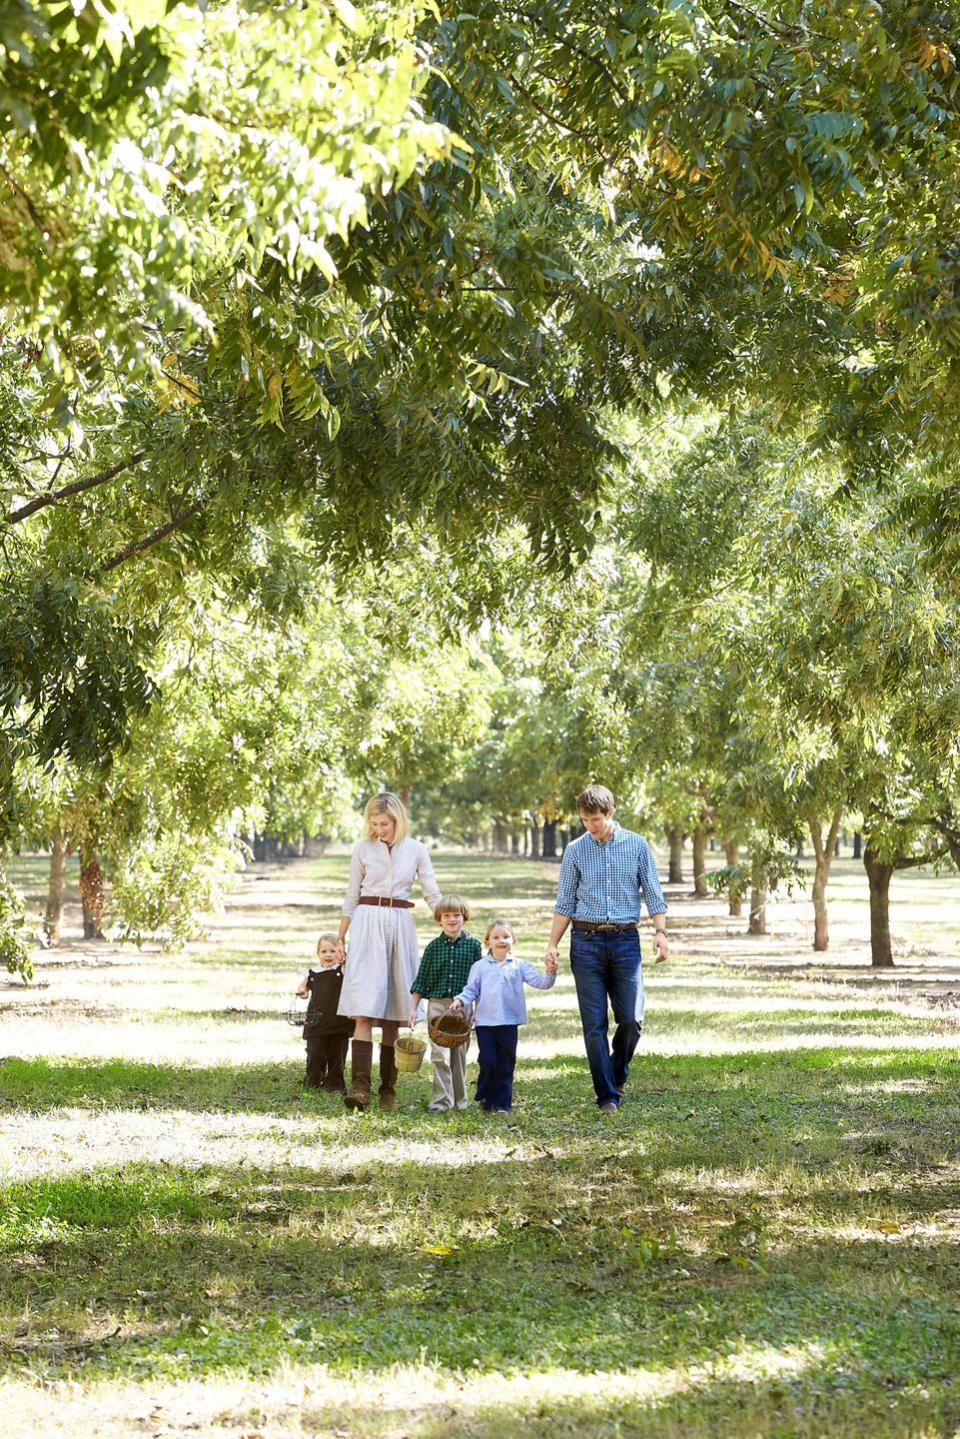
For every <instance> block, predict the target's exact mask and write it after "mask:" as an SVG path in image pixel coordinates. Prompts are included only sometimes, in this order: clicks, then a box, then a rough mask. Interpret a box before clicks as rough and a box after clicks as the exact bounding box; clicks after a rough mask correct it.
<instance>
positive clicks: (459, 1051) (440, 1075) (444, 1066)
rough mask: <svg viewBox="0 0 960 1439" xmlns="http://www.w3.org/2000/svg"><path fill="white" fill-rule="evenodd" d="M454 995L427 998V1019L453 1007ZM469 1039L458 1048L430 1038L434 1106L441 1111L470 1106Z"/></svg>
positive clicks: (431, 1105) (437, 1111)
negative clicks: (468, 1081)
mask: <svg viewBox="0 0 960 1439" xmlns="http://www.w3.org/2000/svg"><path fill="white" fill-rule="evenodd" d="M452 998H453V996H452V995H451V996H450V999H428V1000H427V1023H428V1024H429V1022H430V1020H431V1019H436V1017H437V1016H438V1015H440V1014H446V1012H447V1010H448V1009H449V1008H450V1003H451V1000H452ZM469 1048H470V1045H469V1043H467V1044H458V1045H457V1047H456V1049H446V1048H445V1047H444V1046H443V1045H442V1044H434V1043H433V1041H432V1040H431V1041H430V1063H431V1064H432V1065H433V1093H432V1094H431V1096H430V1110H431V1113H433V1114H441V1113H443V1112H444V1111H445V1110H447V1109H453V1108H454V1107H456V1108H457V1109H466V1108H467V1107H468V1105H469V1100H468V1099H467V1050H468V1049H469Z"/></svg>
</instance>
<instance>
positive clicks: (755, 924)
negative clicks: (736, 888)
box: [747, 859, 767, 934]
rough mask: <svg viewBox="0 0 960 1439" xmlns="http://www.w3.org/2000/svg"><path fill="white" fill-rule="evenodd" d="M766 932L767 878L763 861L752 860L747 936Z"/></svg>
mask: <svg viewBox="0 0 960 1439" xmlns="http://www.w3.org/2000/svg"><path fill="white" fill-rule="evenodd" d="M766 932H767V878H766V875H765V874H764V871H763V861H762V860H760V859H754V860H751V862H750V919H749V920H748V922H747V933H748V934H766Z"/></svg>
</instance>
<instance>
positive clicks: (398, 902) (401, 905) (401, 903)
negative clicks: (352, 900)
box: [357, 894, 413, 909]
mask: <svg viewBox="0 0 960 1439" xmlns="http://www.w3.org/2000/svg"><path fill="white" fill-rule="evenodd" d="M357 903H358V904H375V905H376V906H377V907H378V908H379V907H380V906H381V905H382V906H383V907H384V908H385V909H413V900H412V899H391V897H390V895H389V894H362V895H361V896H360V898H359V899H358V900H357Z"/></svg>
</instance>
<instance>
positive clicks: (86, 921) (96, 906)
mask: <svg viewBox="0 0 960 1439" xmlns="http://www.w3.org/2000/svg"><path fill="white" fill-rule="evenodd" d="M82 858H85V859H86V862H85V864H84V865H83V868H82V869H81V871H80V899H81V901H82V903H83V937H84V939H103V930H102V929H101V928H100V925H101V922H102V920H103V872H102V871H101V869H100V861H99V860H98V859H97V856H96V855H95V854H93V853H90V855H89V858H86V856H82Z"/></svg>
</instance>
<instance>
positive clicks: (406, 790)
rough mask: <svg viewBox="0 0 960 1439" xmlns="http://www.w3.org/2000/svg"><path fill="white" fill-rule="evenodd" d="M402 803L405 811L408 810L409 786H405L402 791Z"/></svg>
mask: <svg viewBox="0 0 960 1439" xmlns="http://www.w3.org/2000/svg"><path fill="white" fill-rule="evenodd" d="M400 803H401V804H402V805H403V807H404V809H406V808H407V806H408V805H409V803H410V786H409V785H408V784H405V785H404V786H403V788H402V789H401V791H400Z"/></svg>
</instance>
